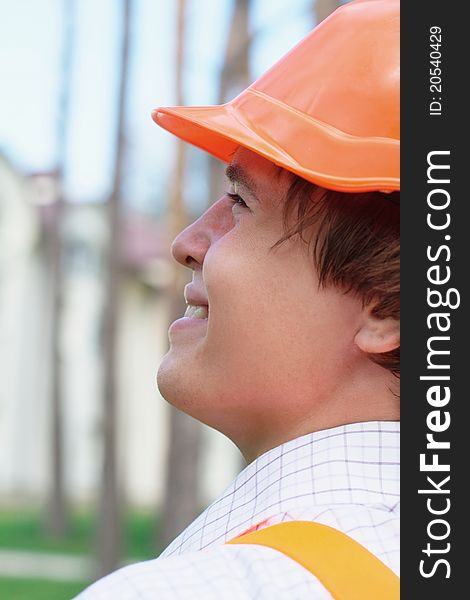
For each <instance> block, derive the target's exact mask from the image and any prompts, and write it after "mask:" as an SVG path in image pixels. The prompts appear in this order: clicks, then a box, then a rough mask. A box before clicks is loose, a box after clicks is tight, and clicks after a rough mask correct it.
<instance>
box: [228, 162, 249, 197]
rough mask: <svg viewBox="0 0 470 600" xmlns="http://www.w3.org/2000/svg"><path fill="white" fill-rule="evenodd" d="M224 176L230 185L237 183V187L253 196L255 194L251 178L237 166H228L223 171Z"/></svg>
mask: <svg viewBox="0 0 470 600" xmlns="http://www.w3.org/2000/svg"><path fill="white" fill-rule="evenodd" d="M225 176H226V177H227V179H228V180H229V181H231V182H232V183H238V184H239V185H241V186H243V187H244V188H246V189H247V190H248V191H249V192H251V193H252V194H253V195H255V194H256V185H255V182H254V181H253V179H252V178H251V177H249V176H248V174H247V173H246V171H244V170H243V168H242V167H241V166H240V165H238V164H233V163H232V164H230V165H228V167H227V168H226V169H225Z"/></svg>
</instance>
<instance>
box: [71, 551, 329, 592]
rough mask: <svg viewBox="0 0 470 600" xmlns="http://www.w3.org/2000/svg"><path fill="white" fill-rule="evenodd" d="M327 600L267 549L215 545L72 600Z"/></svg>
mask: <svg viewBox="0 0 470 600" xmlns="http://www.w3.org/2000/svg"><path fill="white" fill-rule="evenodd" d="M155 598H158V599H159V600H170V599H171V600H175V599H178V600H199V599H200V600H273V599H274V598H275V599H276V600H302V599H304V598H305V599H306V598H309V599H312V600H331V598H332V596H331V594H330V593H329V592H328V591H327V590H326V589H325V588H324V587H323V585H322V584H321V583H320V582H319V581H318V579H317V578H316V577H315V576H314V575H312V574H311V573H310V572H309V571H307V570H306V569H305V568H304V567H302V566H301V565H299V564H298V563H297V562H295V561H293V560H292V559H290V558H288V557H287V556H285V555H283V554H282V553H280V552H277V551H276V550H273V549H271V548H266V547H261V546H254V545H252V546H251V545H243V546H225V545H222V546H219V547H216V548H211V549H209V550H206V551H199V552H189V553H186V554H183V555H179V556H173V557H168V558H163V559H155V560H149V561H146V562H142V563H137V564H135V565H130V566H128V567H124V568H122V569H120V570H118V571H116V572H114V573H112V574H111V575H108V576H107V577H105V578H103V579H100V580H99V581H97V582H96V583H95V584H93V585H91V586H90V587H89V588H87V589H86V590H85V591H84V592H82V593H81V594H79V596H77V598H76V600H137V599H139V600H150V599H152V600H154V599H155Z"/></svg>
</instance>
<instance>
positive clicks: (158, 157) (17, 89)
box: [0, 0, 313, 211]
mask: <svg viewBox="0 0 470 600" xmlns="http://www.w3.org/2000/svg"><path fill="white" fill-rule="evenodd" d="M70 1H72V3H73V5H74V14H75V19H74V22H75V26H74V38H73V39H74V40H75V42H74V52H73V56H74V60H73V64H72V68H71V70H70V77H71V79H70V82H71V106H70V120H69V122H68V130H67V139H68V144H67V149H66V152H65V156H64V157H63V158H64V164H65V183H66V191H67V196H68V197H69V198H70V199H71V200H72V201H78V202H87V201H88V202H89V201H100V200H103V199H105V198H106V196H107V194H108V193H109V190H110V184H111V173H112V164H113V156H114V151H115V144H114V142H115V126H116V99H117V83H118V81H117V76H118V66H119V65H118V61H119V49H120V32H121V25H122V23H121V18H120V16H121V6H122V4H121V0H16V1H15V2H12V1H11V0H0V14H1V15H2V19H1V20H0V40H1V41H0V81H1V82H2V89H1V93H0V152H2V153H3V154H5V155H6V156H7V158H8V159H9V160H10V161H11V162H12V163H13V164H14V165H15V166H16V167H17V168H18V169H19V170H21V171H22V172H25V173H30V172H38V171H47V170H51V169H53V168H54V167H55V166H56V165H57V162H58V144H57V114H58V102H59V99H58V92H59V77H60V73H61V60H62V57H63V53H62V48H63V43H64V40H63V37H64V26H63V24H64V5H65V2H70ZM232 2H233V0H217V1H216V0H187V52H186V67H185V103H186V104H212V103H215V101H216V97H217V73H218V69H219V68H220V66H221V59H222V56H223V50H224V44H225V38H226V35H227V31H228V26H229V20H230V17H231V11H232ZM311 4H312V2H311V0H253V7H252V13H251V15H250V20H251V27H253V28H254V30H255V31H256V32H259V33H258V35H257V36H256V41H255V44H254V46H253V49H252V64H251V69H252V75H253V79H255V78H256V77H258V76H259V75H260V74H261V73H262V72H263V71H264V70H266V69H267V68H268V67H269V66H271V65H272V64H273V62H275V60H277V59H278V58H280V57H281V56H282V55H283V54H284V53H285V52H286V51H287V50H288V49H289V48H291V47H292V46H293V45H294V44H295V43H296V42H297V41H299V40H300V39H301V38H302V37H303V36H304V35H305V34H306V33H307V32H308V31H309V30H310V29H311V28H312V26H313V17H312V14H311ZM176 8H177V2H176V0H134V1H133V4H132V11H133V12H132V42H131V63H130V85H129V95H128V111H127V114H126V138H127V144H128V146H127V147H128V151H127V161H126V192H127V195H128V196H129V197H131V198H132V199H133V200H132V203H133V204H134V205H135V207H136V208H137V209H139V208H140V209H142V210H144V211H145V210H146V207H148V206H149V205H150V204H151V203H152V202H153V201H154V199H155V198H156V197H157V196H158V195H160V194H161V193H163V192H162V190H163V188H164V187H165V185H167V182H168V178H169V174H170V173H171V168H172V156H173V151H174V147H175V146H174V140H173V139H171V136H170V135H169V134H168V133H167V132H164V131H163V130H160V128H158V127H157V126H155V125H154V123H153V122H152V120H151V118H150V112H151V110H152V109H153V108H155V107H156V106H161V105H162V106H164V105H168V104H170V105H171V104H172V103H174V91H173V90H174V77H173V76H174V45H175V30H176V27H175V25H176Z"/></svg>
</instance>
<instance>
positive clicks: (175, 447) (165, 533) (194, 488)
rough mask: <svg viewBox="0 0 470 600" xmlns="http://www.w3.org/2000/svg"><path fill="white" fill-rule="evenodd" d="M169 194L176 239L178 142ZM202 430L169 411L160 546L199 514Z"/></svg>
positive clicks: (179, 89)
mask: <svg viewBox="0 0 470 600" xmlns="http://www.w3.org/2000/svg"><path fill="white" fill-rule="evenodd" d="M185 10H186V2H185V0H178V22H177V47H176V73H175V79H176V104H178V105H182V104H184V99H183V65H184V47H185ZM176 143H177V148H176V159H175V169H174V177H173V181H172V195H171V199H170V206H169V214H170V228H171V232H172V235H173V236H176V235H177V234H178V233H179V232H180V231H181V230H182V229H184V228H185V227H186V225H187V224H188V215H187V214H186V210H185V207H184V202H183V181H184V176H185V167H186V152H185V149H186V145H185V143H184V142H182V141H180V140H178V141H177V142H176ZM173 267H174V269H173V277H172V283H171V286H170V289H169V302H170V322H172V321H174V320H175V319H177V318H179V317H181V316H182V315H183V314H184V311H185V308H186V304H185V302H184V297H183V287H184V284H185V283H186V282H187V281H188V272H187V269H184V270H183V269H182V267H181V266H180V265H177V264H176V263H174V265H173ZM200 443H201V428H200V425H199V423H198V422H197V421H195V420H194V419H192V418H191V417H188V416H187V415H185V414H184V413H182V412H180V411H178V410H176V409H175V408H170V438H169V448H168V461H167V465H168V467H167V476H166V487H165V498H164V504H163V524H162V531H161V533H160V535H159V540H157V542H159V545H164V546H166V545H167V544H168V543H169V542H171V540H173V538H174V537H175V536H176V535H177V534H178V533H180V531H181V530H182V529H184V527H186V525H188V524H189V523H190V522H191V521H192V520H193V519H194V518H195V517H196V516H197V514H198V511H199V505H198V496H199V493H198V492H199V490H198V483H199V482H198V464H199V455H200V453H199V450H200Z"/></svg>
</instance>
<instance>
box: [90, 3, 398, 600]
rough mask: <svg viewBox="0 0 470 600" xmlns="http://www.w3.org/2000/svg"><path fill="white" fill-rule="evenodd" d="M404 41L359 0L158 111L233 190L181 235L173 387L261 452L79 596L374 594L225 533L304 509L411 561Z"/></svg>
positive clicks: (169, 367) (383, 8) (163, 370)
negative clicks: (188, 515) (402, 281)
mask: <svg viewBox="0 0 470 600" xmlns="http://www.w3.org/2000/svg"><path fill="white" fill-rule="evenodd" d="M398 44H399V5H398V2H397V1H396V0H356V1H354V2H352V3H350V4H348V5H345V6H344V7H342V8H341V9H339V10H338V11H336V12H335V13H334V14H333V15H332V16H331V17H330V18H329V19H327V20H326V21H324V22H323V23H322V24H321V25H320V26H318V27H317V28H316V29H315V30H314V31H313V32H312V33H311V34H310V35H309V36H307V38H305V40H303V41H302V42H301V43H300V44H299V45H297V46H296V47H295V48H294V49H293V50H292V51H291V52H290V53H289V54H287V55H286V56H285V57H284V58H283V59H281V61H279V63H277V64H276V65H274V67H273V68H272V69H270V70H269V71H268V72H267V73H266V74H265V75H264V76H263V77H261V78H260V79H259V80H258V81H257V82H255V83H254V84H253V85H252V86H250V88H248V90H246V91H245V92H243V93H242V94H241V95H240V96H238V97H237V98H236V99H235V100H234V101H232V102H231V103H229V104H227V105H224V106H221V107H174V108H164V109H159V110H157V111H156V112H155V113H154V119H155V120H156V122H157V123H158V124H160V125H162V126H163V127H165V128H166V129H168V130H169V131H171V132H173V133H175V134H176V135H178V136H179V137H181V138H182V139H185V140H186V141H188V142H190V143H192V144H195V145H197V146H199V147H201V148H202V149H204V150H206V151H208V152H210V153H211V154H213V155H215V156H217V157H218V158H220V159H222V160H224V161H225V162H227V163H229V166H228V168H227V172H226V174H227V179H228V189H227V193H226V194H225V195H224V196H223V197H222V198H220V199H219V200H217V201H216V202H215V203H214V204H213V205H212V206H211V207H210V208H209V209H208V210H207V211H206V212H205V213H204V214H203V215H202V216H201V217H200V218H199V219H198V220H197V221H196V222H195V223H193V224H192V225H191V226H189V227H188V228H187V229H185V230H184V231H183V232H182V233H181V234H180V235H179V236H178V237H177V238H176V240H175V241H174V243H173V247H172V250H173V255H174V257H175V259H176V260H177V261H179V262H180V263H181V264H183V265H185V266H186V267H188V268H190V269H191V270H192V272H193V280H192V283H190V284H189V285H188V286H187V287H186V289H185V298H186V302H187V304H188V309H187V311H186V314H185V316H184V317H182V318H181V319H178V320H177V321H175V322H174V323H173V324H172V325H171V327H170V330H169V338H170V350H169V352H168V353H167V355H166V356H165V357H164V359H163V361H162V363H161V365H160V369H159V373H158V385H159V388H160V390H161V392H162V394H163V396H164V397H165V398H166V399H167V400H168V401H169V402H170V403H171V404H173V405H174V406H176V407H177V408H179V409H181V410H183V411H185V412H187V413H188V414H190V415H192V416H194V417H195V418H197V419H199V420H200V421H202V422H204V423H207V424H208V425H210V426H212V427H215V428H216V429H218V430H220V431H222V432H223V433H224V434H226V435H227V436H228V437H229V438H230V439H232V440H233V441H234V442H235V443H236V444H237V446H238V447H239V448H240V450H241V451H242V453H243V454H244V456H245V458H246V460H247V462H248V466H247V467H246V469H245V470H244V471H242V473H241V474H240V475H238V477H237V478H236V479H235V481H234V482H233V484H232V485H231V486H230V487H229V488H228V489H227V491H226V492H225V493H224V494H222V496H221V497H220V498H219V499H217V500H216V501H215V502H214V503H213V504H212V505H211V506H210V507H209V508H208V509H207V510H206V511H204V512H203V514H202V515H201V516H200V517H199V518H198V519H196V521H194V523H192V524H191V525H190V526H189V527H188V528H187V529H186V530H185V531H184V532H183V533H182V534H181V535H180V536H179V537H178V538H177V539H176V540H175V541H174V542H173V543H172V544H170V546H169V547H168V548H167V549H166V550H165V551H164V552H163V554H162V555H161V556H160V557H159V558H158V559H156V560H154V561H148V562H146V563H141V564H139V565H133V566H131V567H127V568H125V569H122V570H120V571H118V572H116V573H114V574H112V575H110V576H108V577H107V578H105V579H103V580H101V581H99V582H98V583H97V584H95V585H94V586H92V587H91V588H89V589H88V591H86V592H85V593H84V594H83V598H84V599H88V598H93V599H95V598H96V599H98V598H120V599H121V598H122V599H125V598H129V599H131V598H132V599H134V598H188V599H189V598H217V599H220V598H230V599H232V598H233V599H243V598H253V599H255V598H256V599H258V598H266V599H267V598H270V599H271V598H286V599H287V598H289V599H291V598H318V599H323V598H332V597H347V598H353V597H354V598H355V597H361V595H360V594H359V595H358V594H357V593H356V595H354V594H353V592H352V591H351V595H349V594H348V593H347V595H346V596H344V595H343V596H341V595H336V593H335V589H336V588H335V583H334V581H333V583H332V584H331V585H330V583H329V579H328V577H330V575H328V577H326V578H325V576H324V575H323V574H318V573H317V572H316V570H315V565H313V567H312V568H311V569H310V568H309V567H308V568H306V563H305V562H302V561H301V560H300V561H298V560H297V559H296V558H295V556H293V555H290V554H289V553H284V552H283V551H279V550H278V549H274V548H275V546H271V547H267V546H269V544H267V545H266V544H264V545H259V544H258V543H253V544H252V543H248V544H238V543H237V544H233V545H232V544H229V545H227V542H229V541H230V540H233V539H234V538H237V537H238V536H241V535H242V534H244V533H246V532H247V531H248V532H250V531H251V532H252V531H257V532H262V531H263V530H265V531H268V528H269V527H270V526H271V525H274V524H278V523H282V522H292V521H307V522H315V523H320V524H323V525H327V526H329V528H334V529H335V530H339V531H340V532H343V533H346V534H347V535H348V536H349V537H350V538H353V540H356V542H359V544H361V546H358V545H357V544H356V548H357V553H358V554H360V553H361V551H363V548H362V547H365V548H366V549H367V550H368V551H369V553H372V554H373V555H375V556H376V557H378V558H379V559H380V561H381V562H380V565H381V567H382V568H384V569H385V567H383V565H386V566H388V567H389V568H390V569H391V570H393V571H394V572H397V570H398V551H399V538H398V535H399V531H398V526H399V521H398V514H399V513H398V511H399V489H398V475H399V474H398V469H399V449H398V441H399V440H398V438H399V425H398V422H399V401H398V378H397V375H398V373H399V344H400V342H399V193H398V190H399V105H398V94H399V54H398V49H399V45H398ZM327 529H328V528H327ZM272 531H273V529H272ZM344 537H345V536H343V538H344ZM245 539H249V538H245ZM315 543H317V544H318V541H317V542H315V540H313V539H312V546H311V555H312V556H313V554H312V553H313V552H314V550H313V548H314V546H315ZM294 545H295V544H294ZM325 548H326V546H325ZM325 551H326V550H325ZM337 554H338V556H339V554H340V551H339V550H338V552H337ZM355 555H356V549H354V550H352V551H351V552H349V551H348V553H347V556H350V560H351V561H352V563H353V564H355V563H354V560H355ZM318 556H319V558H318V563H320V562H321V549H320V552H319V554H318ZM310 558H311V557H310ZM334 560H335V553H333V561H334ZM374 560H375V559H374ZM311 562H312V561H311ZM313 562H315V561H313ZM376 562H377V563H379V561H376ZM335 568H336V569H337V571H338V576H340V575H341V571H342V569H343V567H335V566H334V565H333V566H332V568H331V569H330V570H331V571H332V573H331V577H332V578H333V580H334V578H335V573H334V570H335ZM353 570H354V569H352V571H353ZM372 570H373V569H372V567H371V572H370V573H369V572H368V571H367V569H366V570H365V572H363V573H360V574H359V578H362V579H365V580H367V579H368V577H369V576H370V577H371V578H373V573H372ZM387 571H388V570H387ZM389 574H390V575H391V576H392V577H394V576H393V574H392V573H391V571H390V572H389ZM375 597H381V598H385V597H386V594H385V590H384V593H383V594H380V596H378V595H376V596H375ZM387 597H388V596H387Z"/></svg>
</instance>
